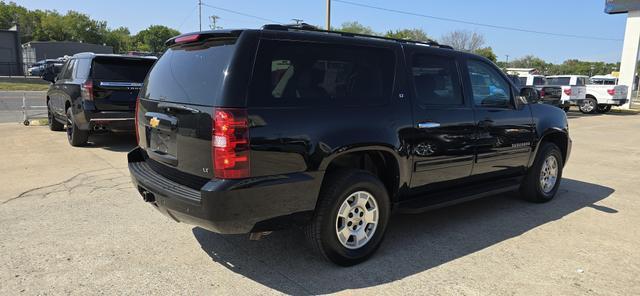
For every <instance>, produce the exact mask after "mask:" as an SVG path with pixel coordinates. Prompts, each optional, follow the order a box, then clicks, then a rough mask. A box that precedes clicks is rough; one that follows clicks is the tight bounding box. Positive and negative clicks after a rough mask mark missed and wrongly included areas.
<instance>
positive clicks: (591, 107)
mask: <svg viewBox="0 0 640 296" xmlns="http://www.w3.org/2000/svg"><path fill="white" fill-rule="evenodd" d="M597 108H598V101H596V99H594V98H586V99H584V100H582V103H580V105H579V106H578V109H580V112H582V113H584V114H592V113H595V112H596V110H597Z"/></svg>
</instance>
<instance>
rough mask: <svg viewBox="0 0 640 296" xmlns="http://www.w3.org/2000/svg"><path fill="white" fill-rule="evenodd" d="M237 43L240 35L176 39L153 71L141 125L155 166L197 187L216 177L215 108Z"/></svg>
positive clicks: (142, 137)
mask: <svg viewBox="0 0 640 296" xmlns="http://www.w3.org/2000/svg"><path fill="white" fill-rule="evenodd" d="M235 48H236V39H235V38H230V39H208V40H206V41H201V42H194V43H188V44H182V45H174V46H172V47H170V48H169V49H167V51H166V52H165V53H164V54H163V55H162V57H161V58H160V59H159V60H158V61H157V62H156V64H155V65H154V67H153V68H152V69H151V71H150V72H149V75H148V77H147V80H146V81H145V85H144V86H143V88H142V90H141V91H140V103H139V104H140V105H139V107H138V113H137V115H136V117H137V119H138V126H137V127H136V128H137V129H138V133H139V137H140V138H139V146H140V147H141V148H143V149H144V150H146V152H147V154H148V155H149V158H150V161H149V164H150V166H151V167H152V168H153V169H154V170H155V171H156V172H158V173H160V174H163V175H165V176H166V177H168V178H171V179H173V180H174V181H176V182H179V183H182V184H184V185H187V186H191V187H194V188H199V186H201V185H203V184H204V182H206V180H208V179H211V178H213V176H214V174H213V165H212V161H211V159H212V157H211V150H212V149H211V147H212V143H211V134H212V114H213V110H214V106H218V105H219V104H220V103H221V101H222V99H221V98H222V96H223V88H224V85H225V84H226V83H227V79H229V76H231V75H229V71H228V68H229V64H230V61H231V59H232V57H233V55H234V52H235ZM238 72H240V71H238ZM245 72H249V71H248V70H247V71H245ZM234 74H235V73H234ZM233 107H241V106H233ZM185 174H186V175H185ZM194 175H195V176H199V177H201V180H200V181H201V182H200V183H198V182H199V181H197V180H196V179H198V178H193V177H191V176H194ZM194 180H196V181H194ZM193 182H196V183H195V184H194V183H193Z"/></svg>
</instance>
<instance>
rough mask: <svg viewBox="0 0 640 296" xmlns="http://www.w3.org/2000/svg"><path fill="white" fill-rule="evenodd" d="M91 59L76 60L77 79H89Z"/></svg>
mask: <svg viewBox="0 0 640 296" xmlns="http://www.w3.org/2000/svg"><path fill="white" fill-rule="evenodd" d="M90 66H91V59H77V60H76V65H75V68H76V78H78V79H87V78H88V77H89V69H90V68H91V67H90Z"/></svg>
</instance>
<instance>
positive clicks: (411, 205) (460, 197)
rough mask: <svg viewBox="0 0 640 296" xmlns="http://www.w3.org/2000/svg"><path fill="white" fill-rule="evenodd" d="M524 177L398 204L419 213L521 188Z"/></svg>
mask: <svg viewBox="0 0 640 296" xmlns="http://www.w3.org/2000/svg"><path fill="white" fill-rule="evenodd" d="M520 180H522V178H512V179H507V180H504V181H501V182H497V183H495V184H492V185H491V186H486V185H485V186H476V187H467V188H463V189H459V190H455V191H453V192H452V191H444V192H439V193H436V194H433V195H426V196H424V197H419V198H413V199H411V200H408V201H404V202H400V203H399V204H398V212H399V213H405V214H418V213H423V212H426V211H431V210H435V209H439V208H444V207H448V206H452V205H455V204H459V203H463V202H467V201H471V200H474V199H478V198H483V197H487V196H493V195H497V194H501V193H505V192H511V191H516V190H518V188H520Z"/></svg>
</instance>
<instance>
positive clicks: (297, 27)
mask: <svg viewBox="0 0 640 296" xmlns="http://www.w3.org/2000/svg"><path fill="white" fill-rule="evenodd" d="M261 30H264V31H267V30H269V31H286V32H302V33H312V34H327V35H332V36H339V37H351V38H354V37H355V38H363V39H364V38H368V39H371V40H381V41H388V42H399V43H405V44H416V45H424V46H430V47H436V48H445V49H453V48H452V47H451V46H448V45H444V44H439V43H438V42H436V41H433V40H431V39H429V40H426V41H417V40H410V39H398V38H390V37H383V36H375V35H367V34H358V33H349V32H342V31H333V30H331V31H329V30H322V29H319V28H317V27H315V26H312V25H309V24H305V23H301V24H292V25H280V24H267V25H264V26H262V29H261ZM242 31H247V29H238V30H213V31H202V32H192V33H186V34H182V35H179V36H175V37H172V38H170V39H169V40H167V41H166V43H165V44H166V45H172V44H175V43H176V40H179V39H180V38H183V37H188V36H196V35H197V36H205V37H215V36H221V37H223V36H235V37H237V36H239V35H240V33H242ZM198 39H199V38H197V37H196V39H194V40H189V41H196V40H198Z"/></svg>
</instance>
